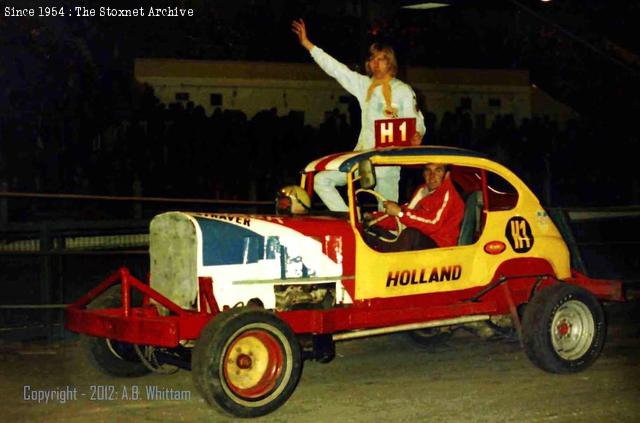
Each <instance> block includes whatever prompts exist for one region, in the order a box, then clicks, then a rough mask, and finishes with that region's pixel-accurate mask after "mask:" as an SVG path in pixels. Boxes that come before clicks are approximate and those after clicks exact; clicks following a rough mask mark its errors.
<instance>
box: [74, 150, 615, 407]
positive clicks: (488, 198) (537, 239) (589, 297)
mask: <svg viewBox="0 0 640 423" xmlns="http://www.w3.org/2000/svg"><path fill="white" fill-rule="evenodd" d="M426 163H444V164H447V165H448V166H449V169H450V177H451V178H452V180H453V183H454V185H455V187H456V189H457V190H458V191H459V194H460V196H461V198H462V199H463V201H464V204H465V211H464V218H463V221H462V223H461V227H460V236H459V238H458V243H457V245H454V246H451V247H446V248H433V249H427V250H419V251H401V252H379V251H377V250H375V249H374V248H372V247H371V246H370V245H368V244H367V242H366V241H365V239H366V237H364V232H365V231H367V230H369V228H368V225H367V224H366V222H365V221H364V220H363V215H364V213H365V211H367V210H371V209H376V207H377V201H378V198H377V197H379V195H377V194H376V192H375V191H374V190H375V169H376V168H377V167H379V166H400V167H401V169H402V171H401V175H402V179H401V182H400V186H401V192H405V191H406V192H409V191H408V188H406V187H408V185H409V184H412V183H417V182H419V181H418V180H417V178H416V177H415V175H414V174H415V173H416V172H419V171H420V169H422V168H423V166H424V165H425V164H426ZM325 170H334V171H338V172H343V173H344V174H345V175H346V178H347V185H346V187H345V189H344V190H343V191H342V195H343V196H344V197H345V199H346V201H347V202H348V204H349V211H348V213H331V212H327V211H326V210H325V211H322V207H312V209H311V210H309V211H307V210H305V212H304V213H302V214H299V213H293V214H291V215H283V214H275V215H241V214H227V213H194V212H179V211H176V212H167V213H162V214H159V215H158V216H155V217H154V218H153V219H152V221H151V223H150V241H149V254H150V281H148V283H146V282H143V281H141V280H139V279H138V278H136V277H134V276H133V275H132V274H131V273H130V272H129V271H128V269H126V268H121V269H119V270H117V271H116V272H115V273H113V274H112V275H111V276H109V277H108V278H107V279H105V280H104V281H103V282H102V283H101V284H100V285H99V286H97V287H96V288H94V289H93V290H91V291H90V292H89V293H87V294H86V295H85V296H83V297H82V298H80V299H79V300H78V301H77V302H75V303H74V304H72V305H70V306H69V307H68V308H67V310H66V327H67V329H69V330H71V331H75V332H78V333H80V334H83V335H85V336H84V337H83V338H84V339H83V345H84V347H85V349H86V351H87V352H88V354H89V358H90V360H91V361H92V363H93V364H94V365H95V366H97V368H98V369H100V370H102V371H104V372H106V373H108V374H111V375H114V376H118V377H133V376H142V375H144V374H146V373H148V372H150V371H154V370H155V371H169V370H170V369H173V368H185V369H190V370H191V371H192V376H193V381H194V384H195V386H196V387H197V390H198V391H199V393H200V394H201V395H202V396H203V397H204V399H205V400H206V401H207V403H208V404H210V405H211V406H213V407H215V408H218V409H219V410H222V411H223V412H226V413H228V414H232V415H235V416H240V417H255V416H260V415H264V414H267V413H270V412H272V411H274V410H276V409H277V408H278V407H280V406H281V405H282V404H284V403H285V402H286V401H287V399H288V398H289V397H290V395H291V394H292V393H293V391H294V389H295V387H296V385H297V383H298V380H299V378H300V375H301V371H302V368H303V362H304V360H318V361H320V362H329V361H331V360H332V359H333V358H334V356H335V343H336V342H338V341H341V340H346V339H354V338H362V337H368V336H373V335H381V334H387V333H393V332H403V331H404V332H407V333H410V334H412V335H413V337H414V339H416V340H419V341H421V342H425V343H428V342H432V341H434V339H436V338H438V336H439V335H443V334H445V333H446V332H447V331H450V330H451V328H456V327H460V326H464V325H471V324H495V325H499V324H502V325H504V322H505V321H507V322H510V324H511V326H512V327H513V328H514V329H513V330H514V332H515V333H517V335H518V336H519V338H520V341H521V345H522V346H523V348H524V351H525V353H526V355H527V356H528V357H529V359H530V360H531V361H532V362H533V364H535V365H536V366H538V367H539V368H541V369H543V370H545V371H548V372H553V373H572V372H578V371H582V370H584V369H586V368H587V367H588V366H589V365H591V364H592V363H593V362H594V361H595V360H596V359H597V357H598V355H599V354H600V352H601V350H602V348H603V344H604V341H605V334H606V323H605V316H604V312H603V307H602V302H603V301H624V300H625V298H624V293H623V290H622V284H621V282H619V281H611V280H597V279H593V278H590V277H588V276H587V275H585V274H583V273H580V272H578V271H576V270H573V269H572V268H571V256H570V249H569V247H568V246H567V243H566V242H565V239H564V238H563V234H561V232H560V231H559V229H558V226H556V224H554V221H553V220H552V218H551V217H550V215H549V214H548V212H547V211H546V210H545V209H544V208H543V207H542V206H541V205H540V202H539V201H538V199H537V198H536V196H535V195H534V194H533V193H532V191H531V190H530V189H529V188H528V187H527V186H526V185H525V184H524V183H523V182H522V181H521V180H520V179H519V178H518V177H517V176H516V175H515V174H514V173H513V172H511V171H510V170H508V169H507V168H506V167H504V166H502V165H500V164H498V163H496V162H494V161H492V160H489V159H488V158H486V157H485V156H484V155H483V154H481V153H477V152H474V151H470V150H464V149H458V148H451V147H437V146H429V147H422V146H420V147H388V148H381V149H373V150H367V151H358V152H348V153H341V154H334V155H330V156H327V157H323V158H321V159H318V160H315V161H313V162H311V163H310V164H309V165H307V166H306V168H305V169H304V171H303V172H302V177H301V181H300V185H299V187H300V189H302V190H304V191H305V192H306V193H307V194H308V195H309V196H312V195H313V179H314V175H316V174H317V173H318V172H321V171H325ZM418 174H419V173H418ZM414 187H415V185H414ZM117 285H120V286H117ZM105 291H107V292H105ZM499 322H502V323H499Z"/></svg>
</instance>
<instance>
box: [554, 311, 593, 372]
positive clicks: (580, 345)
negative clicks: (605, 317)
mask: <svg viewBox="0 0 640 423" xmlns="http://www.w3.org/2000/svg"><path fill="white" fill-rule="evenodd" d="M594 336H595V323H594V320H593V316H592V314H591V311H590V310H589V308H588V307H587V306H586V305H585V304H584V303H582V302H580V301H576V300H571V301H567V302H566V303H564V304H563V305H562V306H561V307H560V308H559V309H558V310H557V311H556V313H555V315H554V316H553V321H552V322H551V342H552V344H553V349H554V350H555V352H556V353H557V354H558V355H559V356H560V358H562V359H564V360H577V359H578V358H580V357H582V356H583V355H584V354H585V353H586V352H587V351H589V348H590V347H591V343H592V341H593V338H594Z"/></svg>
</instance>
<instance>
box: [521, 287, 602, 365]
mask: <svg viewBox="0 0 640 423" xmlns="http://www.w3.org/2000/svg"><path fill="white" fill-rule="evenodd" d="M522 331H523V334H522V335H523V341H524V347H525V352H526V354H527V356H528V357H529V359H530V360H531V361H532V362H533V363H534V364H535V365H537V366H538V367H540V368H541V369H543V370H545V371H548V372H551V373H576V372H579V371H582V370H584V369H586V368H587V367H589V366H590V365H591V364H592V363H593V362H594V361H595V360H596V359H597V358H598V356H599V355H600V352H601V351H602V347H603V346H604V340H605V337H606V323H605V318H604V311H603V310H602V306H601V305H600V303H599V302H598V300H597V299H596V298H595V297H594V296H593V295H592V294H591V293H590V292H588V291H586V290H584V289H582V288H580V287H577V286H574V285H568V284H564V283H560V284H556V285H552V286H550V287H548V288H545V289H544V290H542V291H541V292H540V293H539V294H537V295H536V296H535V297H534V298H533V300H532V301H531V302H530V303H529V304H528V305H527V306H526V308H525V311H524V316H523V319H522Z"/></svg>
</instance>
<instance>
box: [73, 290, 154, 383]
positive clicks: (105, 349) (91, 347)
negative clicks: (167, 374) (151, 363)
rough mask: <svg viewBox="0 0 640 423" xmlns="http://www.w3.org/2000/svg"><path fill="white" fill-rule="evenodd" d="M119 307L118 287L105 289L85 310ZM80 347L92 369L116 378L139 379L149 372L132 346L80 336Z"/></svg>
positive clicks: (125, 343)
mask: <svg viewBox="0 0 640 423" xmlns="http://www.w3.org/2000/svg"><path fill="white" fill-rule="evenodd" d="M120 306H121V288H120V285H117V286H113V287H111V288H109V289H107V290H106V291H105V292H104V293H103V294H102V295H101V296H99V297H98V298H96V299H95V300H94V301H93V302H92V303H91V304H89V306H88V307H87V308H89V309H100V308H118V307H120ZM80 345H81V348H82V350H83V351H84V354H85V356H86V357H87V359H88V361H89V363H90V364H91V366H92V367H94V368H95V369H97V370H99V371H100V372H102V373H105V374H107V375H111V376H117V377H140V376H144V375H146V374H148V373H150V372H151V370H150V369H148V368H147V367H146V366H145V365H144V364H143V363H142V362H141V361H140V359H139V357H138V354H137V353H136V351H135V347H134V345H133V344H129V343H127V342H120V341H114V340H110V339H107V338H96V337H93V336H86V335H82V336H81V338H80Z"/></svg>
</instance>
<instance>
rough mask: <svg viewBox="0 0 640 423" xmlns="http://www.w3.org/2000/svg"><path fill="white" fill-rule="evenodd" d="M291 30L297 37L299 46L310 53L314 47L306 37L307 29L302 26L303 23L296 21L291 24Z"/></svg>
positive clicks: (300, 20) (299, 20)
mask: <svg viewBox="0 0 640 423" xmlns="http://www.w3.org/2000/svg"><path fill="white" fill-rule="evenodd" d="M291 30H292V31H293V32H294V33H295V34H296V35H297V36H298V41H299V42H300V45H301V46H302V47H304V48H306V49H307V50H309V51H311V49H312V48H313V47H314V45H313V43H312V42H311V41H309V38H308V37H307V27H306V25H305V24H304V21H303V20H302V19H298V20H297V21H293V22H291Z"/></svg>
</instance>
